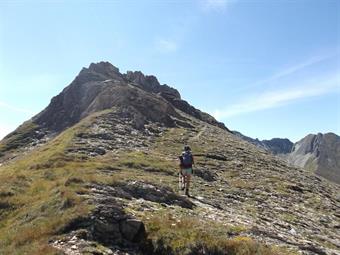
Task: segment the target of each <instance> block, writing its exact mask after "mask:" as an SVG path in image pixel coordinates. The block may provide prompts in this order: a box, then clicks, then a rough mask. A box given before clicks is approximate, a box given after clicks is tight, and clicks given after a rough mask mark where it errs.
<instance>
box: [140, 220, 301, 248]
mask: <svg viewBox="0 0 340 255" xmlns="http://www.w3.org/2000/svg"><path fill="white" fill-rule="evenodd" d="M145 222H146V227H147V231H148V233H149V237H150V238H151V239H152V242H153V243H154V246H155V249H156V251H157V254H183V255H184V254H202V253H203V252H205V253H204V254H213V255H220V254H221V255H222V254H224V255H225V254H228V255H255V254H261V255H274V254H275V255H289V254H295V253H292V252H290V251H288V250H286V249H283V248H281V249H280V248H277V247H275V248H274V247H268V246H265V245H263V244H261V243H258V242H256V241H254V240H253V239H251V238H250V237H247V236H243V235H242V232H243V231H244V230H245V229H244V227H242V226H239V227H235V226H234V227H233V226H226V225H221V224H218V223H216V222H214V221H207V220H205V221H202V220H199V219H197V218H195V217H192V216H184V217H181V218H178V217H174V216H173V215H171V214H158V215H156V216H154V217H152V218H149V219H145ZM231 232H232V233H234V234H235V233H239V234H240V235H239V236H237V237H233V238H228V234H229V233H231Z"/></svg>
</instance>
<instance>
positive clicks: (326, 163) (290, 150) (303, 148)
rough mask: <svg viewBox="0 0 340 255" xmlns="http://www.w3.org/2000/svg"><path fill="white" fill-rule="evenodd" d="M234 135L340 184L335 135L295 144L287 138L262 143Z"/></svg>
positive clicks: (338, 140)
mask: <svg viewBox="0 0 340 255" xmlns="http://www.w3.org/2000/svg"><path fill="white" fill-rule="evenodd" d="M233 133H234V134H235V135H236V136H238V137H240V138H242V139H243V140H246V141H248V142H250V143H252V144H254V145H256V146H257V147H260V148H262V149H265V150H266V151H270V152H271V153H273V154H274V155H277V156H279V157H281V158H283V159H285V160H286V161H288V163H290V164H292V165H294V166H298V167H302V168H305V169H307V170H310V171H313V172H315V173H316V174H317V175H319V176H322V177H324V178H326V179H328V180H330V181H333V182H336V183H340V137H339V136H338V135H336V134H334V133H326V134H321V133H318V134H309V135H307V136H306V137H304V138H302V139H301V140H300V141H298V142H296V143H295V144H294V143H292V142H291V141H290V140H289V139H287V138H284V139H283V138H273V139H271V140H262V141H261V140H259V139H257V138H256V139H253V138H251V137H248V136H245V135H243V134H241V133H240V132H237V131H233Z"/></svg>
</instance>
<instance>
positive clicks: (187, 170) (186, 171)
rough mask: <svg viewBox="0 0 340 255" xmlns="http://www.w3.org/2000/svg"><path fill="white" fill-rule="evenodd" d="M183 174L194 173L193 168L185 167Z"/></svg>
mask: <svg viewBox="0 0 340 255" xmlns="http://www.w3.org/2000/svg"><path fill="white" fill-rule="evenodd" d="M182 174H183V175H192V168H183V169H182Z"/></svg>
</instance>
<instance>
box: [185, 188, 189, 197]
mask: <svg viewBox="0 0 340 255" xmlns="http://www.w3.org/2000/svg"><path fill="white" fill-rule="evenodd" d="M185 195H187V196H188V197H190V195H189V190H187V189H186V190H185Z"/></svg>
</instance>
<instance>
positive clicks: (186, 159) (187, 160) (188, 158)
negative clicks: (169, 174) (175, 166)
mask: <svg viewBox="0 0 340 255" xmlns="http://www.w3.org/2000/svg"><path fill="white" fill-rule="evenodd" d="M182 159H183V160H182V162H181V163H182V166H183V167H192V155H191V152H190V151H185V152H183V154H182Z"/></svg>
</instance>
